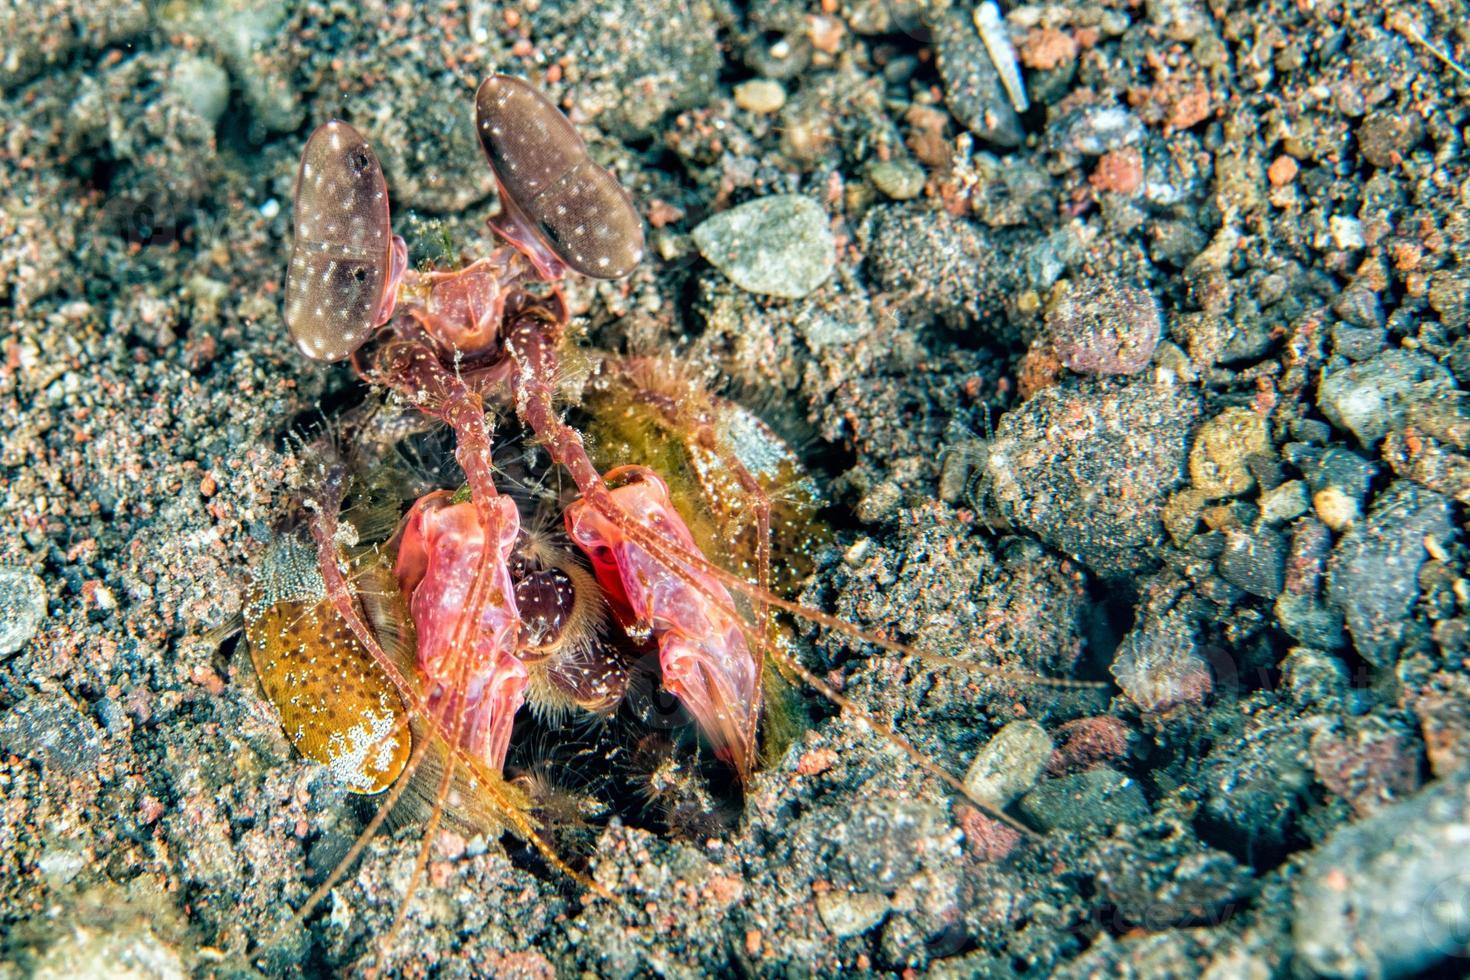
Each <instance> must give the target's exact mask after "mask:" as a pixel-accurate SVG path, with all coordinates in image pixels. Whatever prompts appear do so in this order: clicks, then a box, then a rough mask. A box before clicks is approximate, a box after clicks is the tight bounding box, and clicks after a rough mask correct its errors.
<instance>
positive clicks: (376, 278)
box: [286, 120, 407, 361]
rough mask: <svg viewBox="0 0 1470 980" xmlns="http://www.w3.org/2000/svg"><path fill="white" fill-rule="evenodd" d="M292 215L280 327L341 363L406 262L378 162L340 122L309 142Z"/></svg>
mask: <svg viewBox="0 0 1470 980" xmlns="http://www.w3.org/2000/svg"><path fill="white" fill-rule="evenodd" d="M294 220H295V225H294V228H293V235H294V237H293V241H292V245H291V264H290V265H289V266H288V267H287V270H286V325H287V326H288V327H289V328H290V329H291V336H292V337H293V338H295V340H296V345H297V346H298V347H300V348H301V352H302V353H303V354H305V355H306V356H307V357H310V358H313V359H314V360H318V361H340V360H341V359H342V358H344V357H347V356H348V355H350V354H351V353H352V352H353V351H355V350H357V348H359V347H361V346H362V344H363V342H364V341H366V340H367V339H368V336H369V335H370V334H371V333H372V332H373V329H374V328H375V327H377V326H378V325H379V324H381V323H383V322H385V321H386V320H387V319H388V316H389V315H391V314H392V312H393V301H394V295H395V293H396V291H397V286H398V279H399V277H401V276H402V274H403V269H404V267H405V265H406V264H407V251H406V249H405V248H404V246H403V242H402V239H395V238H394V237H393V233H392V231H391V230H390V228H389V225H388V185H387V183H386V182H385V181H384V180H383V168H382V167H380V166H379V165H378V158H377V157H376V156H375V155H374V154H373V151H372V147H370V146H368V143H367V140H365V139H363V138H362V136H360V135H359V134H358V132H357V130H355V129H353V128H352V127H351V126H349V125H347V124H346V123H344V122H339V121H336V120H333V121H332V122H329V123H325V124H324V125H322V126H320V127H318V128H317V131H316V132H314V133H312V134H311V139H309V140H307V142H306V149H305V150H304V151H302V154H301V171H300V173H299V174H297V177H296V211H295V215H294Z"/></svg>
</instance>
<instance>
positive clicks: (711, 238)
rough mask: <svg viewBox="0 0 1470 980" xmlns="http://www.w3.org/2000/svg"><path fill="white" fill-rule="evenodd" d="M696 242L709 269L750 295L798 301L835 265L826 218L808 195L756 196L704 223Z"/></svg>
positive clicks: (834, 245) (697, 233)
mask: <svg viewBox="0 0 1470 980" xmlns="http://www.w3.org/2000/svg"><path fill="white" fill-rule="evenodd" d="M694 244H695V245H696V246H697V247H698V248H699V254H701V255H703V256H704V257H705V259H706V260H708V261H709V263H710V264H711V265H713V266H714V267H715V268H717V269H719V270H720V271H721V272H723V273H724V274H725V275H726V276H727V277H728V278H729V279H730V280H731V281H732V282H734V283H735V285H737V286H739V287H740V288H741V289H743V290H745V291H746V292H750V293H758V294H761V295H766V296H780V297H784V298H786V299H800V298H801V297H803V296H806V295H808V294H809V293H811V292H812V291H813V290H815V289H816V288H817V287H819V286H820V285H822V283H824V282H826V281H827V279H828V278H829V277H830V276H831V275H832V270H833V268H834V267H835V266H836V264H837V243H836V241H835V239H833V237H832V229H831V228H830V227H829V226H828V224H827V214H826V212H825V211H823V210H822V208H821V206H820V205H818V204H817V203H816V202H815V201H813V200H812V199H811V198H809V197H803V196H802V195H800V194H777V195H773V196H771V197H763V198H758V199H757V200H754V201H749V202H747V203H745V204H742V205H740V206H738V207H734V208H731V209H730V210H728V211H722V212H720V213H719V214H716V215H714V216H713V217H711V218H708V219H706V220H705V221H704V222H703V223H702V224H700V226H699V227H698V228H695V229H694Z"/></svg>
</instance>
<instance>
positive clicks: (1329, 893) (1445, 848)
mask: <svg viewBox="0 0 1470 980" xmlns="http://www.w3.org/2000/svg"><path fill="white" fill-rule="evenodd" d="M1467 841H1470V769H1461V770H1460V771H1459V772H1457V773H1453V774H1451V775H1450V776H1449V777H1448V778H1447V779H1445V780H1444V781H1442V782H1440V783H1438V784H1437V785H1435V786H1432V787H1430V788H1429V789H1426V790H1424V791H1423V792H1421V793H1419V794H1418V795H1417V796H1415V797H1413V798H1411V799H1408V800H1404V801H1402V802H1399V803H1396V804H1394V805H1392V806H1388V807H1385V808H1384V809H1382V810H1380V811H1378V812H1377V813H1376V814H1374V815H1373V816H1371V817H1368V818H1367V819H1366V820H1361V821H1359V822H1357V823H1352V824H1348V825H1346V826H1343V827H1340V828H1338V829H1337V830H1336V831H1335V832H1333V833H1332V834H1331V835H1330V836H1329V837H1328V838H1327V839H1326V840H1325V841H1324V842H1323V843H1322V844H1321V845H1319V846H1318V847H1317V848H1316V849H1315V850H1314V851H1313V852H1312V853H1311V854H1310V855H1309V856H1308V858H1307V860H1306V862H1305V864H1304V866H1303V868H1302V872H1301V876H1300V878H1299V879H1298V881H1297V886H1296V896H1295V902H1294V910H1293V911H1294V914H1293V920H1292V941H1293V943H1294V945H1295V948H1296V953H1297V955H1298V956H1299V957H1301V959H1302V961H1303V965H1304V966H1306V967H1307V968H1309V969H1311V970H1312V971H1314V972H1316V973H1318V974H1321V975H1325V976H1335V977H1402V976H1407V975H1410V974H1419V973H1421V972H1423V971H1426V970H1429V969H1431V968H1433V967H1435V966H1436V965H1438V964H1440V963H1442V962H1443V961H1445V960H1447V959H1449V958H1451V957H1460V956H1466V955H1470V930H1467V929H1466V909H1470V846H1466V842H1467ZM1461 965H1463V961H1461ZM1451 972H1454V971H1453V970H1452V971H1451ZM1447 975H1448V974H1447Z"/></svg>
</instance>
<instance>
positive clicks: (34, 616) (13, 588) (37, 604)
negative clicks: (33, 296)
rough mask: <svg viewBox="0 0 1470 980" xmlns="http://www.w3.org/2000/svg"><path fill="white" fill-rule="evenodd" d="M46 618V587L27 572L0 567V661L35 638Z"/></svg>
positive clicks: (36, 576) (25, 570)
mask: <svg viewBox="0 0 1470 980" xmlns="http://www.w3.org/2000/svg"><path fill="white" fill-rule="evenodd" d="M45 618H46V583H44V582H42V581H41V579H40V576H38V575H36V573H35V572H32V571H30V570H29V569H25V568H18V567H16V566H14V565H0V657H8V656H10V655H11V654H12V653H15V652H16V651H18V650H19V649H20V648H21V647H23V646H25V644H26V641H27V640H29V639H30V638H31V637H32V636H35V635H36V630H38V629H40V628H41V621H42V620H44V619H45Z"/></svg>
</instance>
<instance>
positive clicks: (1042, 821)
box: [1016, 766, 1149, 831]
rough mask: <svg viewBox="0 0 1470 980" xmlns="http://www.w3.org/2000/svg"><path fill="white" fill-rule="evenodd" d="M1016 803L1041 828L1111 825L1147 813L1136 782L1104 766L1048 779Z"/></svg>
mask: <svg viewBox="0 0 1470 980" xmlns="http://www.w3.org/2000/svg"><path fill="white" fill-rule="evenodd" d="M1016 805H1017V806H1018V807H1019V808H1020V810H1021V813H1022V814H1023V815H1025V817H1026V818H1027V819H1028V820H1030V821H1031V822H1032V823H1033V824H1035V825H1036V826H1037V827H1040V828H1041V829H1042V830H1044V831H1051V830H1085V829H1087V828H1088V827H1096V826H1105V827H1113V826H1117V825H1118V824H1120V823H1134V822H1137V821H1139V820H1142V819H1143V818H1145V817H1147V816H1148V813H1149V809H1148V801H1147V800H1146V799H1144V796H1143V790H1141V789H1139V788H1138V783H1136V782H1135V781H1134V780H1132V779H1130V778H1129V777H1127V776H1125V775H1123V774H1122V773H1121V772H1118V771H1117V770H1116V769H1109V768H1107V767H1106V766H1102V767H1099V768H1097V769H1091V770H1088V771H1087V772H1079V773H1077V774H1076V775H1074V776H1062V777H1060V778H1058V779H1048V780H1046V781H1045V782H1043V783H1041V785H1039V786H1037V787H1036V788H1035V789H1033V790H1032V791H1031V792H1029V793H1027V794H1026V795H1025V796H1023V797H1021V801H1020V802H1019V803H1018V804H1016Z"/></svg>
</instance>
